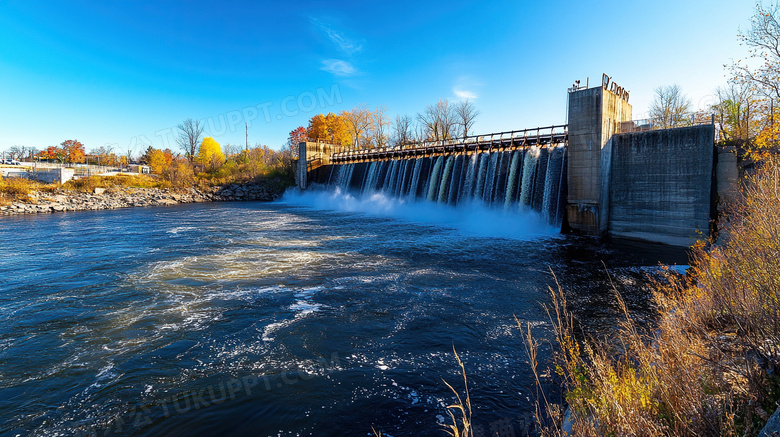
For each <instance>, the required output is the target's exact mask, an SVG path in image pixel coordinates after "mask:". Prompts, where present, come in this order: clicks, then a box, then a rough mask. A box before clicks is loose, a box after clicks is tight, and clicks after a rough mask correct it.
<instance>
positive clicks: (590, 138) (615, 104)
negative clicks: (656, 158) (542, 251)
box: [566, 87, 632, 235]
mask: <svg viewBox="0 0 780 437" xmlns="http://www.w3.org/2000/svg"><path fill="white" fill-rule="evenodd" d="M631 117H632V108H631V105H630V104H629V103H628V102H627V101H626V100H624V99H623V98H622V97H621V96H618V95H617V94H615V93H612V92H611V91H608V90H606V89H604V88H603V87H597V88H589V89H582V90H578V91H574V92H571V93H569V148H568V154H569V160H568V200H567V204H566V217H567V223H568V226H569V227H570V228H571V229H572V230H573V231H575V232H579V233H583V234H586V235H602V234H603V232H604V230H605V227H606V223H605V222H604V221H603V220H602V215H603V214H602V206H603V205H602V203H603V202H602V195H603V193H602V185H601V179H602V176H603V175H602V164H601V162H602V156H601V155H602V153H601V151H602V149H603V148H604V146H605V145H606V144H607V141H609V139H610V138H611V137H612V135H614V134H615V133H616V132H618V130H619V126H620V123H622V122H625V121H630V120H631Z"/></svg>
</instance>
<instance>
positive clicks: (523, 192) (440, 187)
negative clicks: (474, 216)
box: [312, 146, 566, 227]
mask: <svg viewBox="0 0 780 437" xmlns="http://www.w3.org/2000/svg"><path fill="white" fill-rule="evenodd" d="M312 176H313V179H314V182H316V183H318V184H320V185H326V186H328V187H336V188H338V189H339V190H341V191H342V192H347V191H354V192H359V193H362V194H363V195H365V194H373V193H382V194H384V195H386V196H389V197H392V198H398V199H407V200H414V201H416V200H426V201H428V202H433V203H438V204H442V205H451V206H458V205H460V206H462V205H469V206H472V205H480V206H486V207H491V208H493V209H497V208H502V209H503V210H504V211H505V212H510V213H514V212H529V211H535V212H537V213H539V215H540V216H541V218H542V220H543V221H544V222H546V223H549V224H551V225H554V226H556V227H560V225H561V221H562V220H563V209H564V201H565V196H564V193H565V189H566V187H565V180H566V148H565V147H563V146H543V147H536V146H532V147H528V148H525V149H518V150H507V151H482V152H478V153H472V154H470V155H466V154H461V155H443V156H434V157H418V158H408V159H398V160H385V161H371V162H359V163H351V164H339V165H333V166H326V167H323V168H322V169H321V170H319V171H316V172H314V173H313V174H312Z"/></svg>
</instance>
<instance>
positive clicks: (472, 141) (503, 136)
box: [307, 124, 569, 170]
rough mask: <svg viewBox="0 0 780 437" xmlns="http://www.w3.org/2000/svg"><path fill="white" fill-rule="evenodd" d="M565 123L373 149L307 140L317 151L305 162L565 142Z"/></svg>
mask: <svg viewBox="0 0 780 437" xmlns="http://www.w3.org/2000/svg"><path fill="white" fill-rule="evenodd" d="M568 135H569V133H568V125H565V124H562V125H554V126H546V127H537V128H533V129H522V130H513V131H507V132H496V133H492V134H484V135H472V136H467V137H465V138H456V139H450V140H441V141H425V142H422V143H415V144H410V145H408V146H403V147H400V148H391V147H384V148H374V149H365V150H343V147H341V146H336V145H332V144H324V143H308V144H307V146H308V145H309V144H312V145H315V144H316V146H315V147H318V148H319V149H320V150H317V151H315V153H316V152H319V153H316V154H315V157H314V158H313V159H309V161H308V163H307V164H308V165H307V167H308V169H309V170H312V169H314V168H317V167H319V166H320V165H327V164H349V163H353V162H365V161H376V160H383V159H402V158H412V157H419V156H434V155H447V154H456V153H466V152H479V151H485V150H514V149H518V148H524V147H529V146H538V145H548V144H565V143H566V141H567V140H568Z"/></svg>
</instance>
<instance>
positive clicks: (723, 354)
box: [529, 161, 780, 436]
mask: <svg viewBox="0 0 780 437" xmlns="http://www.w3.org/2000/svg"><path fill="white" fill-rule="evenodd" d="M779 183H780V168H779V166H778V163H777V161H769V162H766V163H765V164H764V165H763V167H762V169H761V170H760V171H759V172H758V173H757V174H756V175H754V176H752V177H750V178H748V180H746V181H745V187H744V189H743V196H742V199H741V200H740V202H739V204H737V205H731V214H730V215H729V219H728V221H727V222H723V223H722V227H721V228H722V229H724V230H725V231H724V232H723V233H722V234H721V236H720V238H721V239H720V241H719V243H718V245H714V246H712V245H704V244H701V245H697V246H696V247H694V248H693V254H692V265H691V268H690V269H689V270H688V274H687V275H686V276H685V277H678V276H675V275H673V274H669V275H668V278H667V279H666V280H664V281H656V282H654V283H653V285H652V288H653V291H654V296H655V300H656V301H657V304H658V308H659V311H660V315H659V317H660V323H659V326H658V329H657V330H655V331H653V332H649V333H648V332H644V331H643V330H642V329H640V328H639V327H638V326H637V325H636V324H635V323H634V322H632V320H631V317H630V315H629V314H628V311H625V305H622V301H621V305H622V307H623V309H624V314H623V316H624V318H623V320H622V323H621V324H620V328H619V331H618V332H617V333H610V338H609V339H606V338H595V337H593V336H587V335H580V334H579V333H580V330H579V327H578V325H577V322H576V319H575V318H574V317H573V316H572V313H571V312H569V311H568V310H567V304H566V298H565V294H564V293H563V291H561V290H560V288H559V289H558V290H551V293H552V297H553V304H552V305H551V307H550V308H549V310H550V314H551V319H552V320H553V323H554V326H555V334H556V340H557V346H558V347H557V353H556V355H555V358H554V373H555V374H556V375H557V376H558V377H559V378H560V380H561V384H562V388H563V391H564V393H565V403H566V404H568V407H569V408H570V413H571V414H570V417H569V420H568V422H569V424H570V426H571V427H572V431H573V433H574V435H592V436H597V435H598V436H601V435H612V436H624V435H631V436H745V435H747V436H750V435H757V434H758V432H759V431H760V430H761V428H762V427H763V425H764V424H765V423H766V421H767V419H768V418H769V416H771V415H772V413H773V412H774V411H775V409H777V407H778V400H780V376H778V373H777V372H778V370H780V191H779V189H778V184H779ZM616 298H617V299H618V300H620V296H618V295H617V293H616ZM529 344H530V346H531V348H532V350H533V348H534V347H535V343H534V341H533V339H532V338H531V337H530V335H529ZM540 403H541V408H540V414H539V419H541V420H540V425H541V426H542V428H543V435H550V436H554V435H565V434H564V431H563V430H562V429H561V424H562V422H563V421H564V417H563V412H564V411H565V409H564V408H561V407H560V406H555V405H551V404H550V403H549V402H546V401H545V400H544V399H542V400H541V401H540ZM545 404H547V405H545Z"/></svg>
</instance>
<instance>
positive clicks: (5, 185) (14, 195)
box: [0, 178, 55, 205]
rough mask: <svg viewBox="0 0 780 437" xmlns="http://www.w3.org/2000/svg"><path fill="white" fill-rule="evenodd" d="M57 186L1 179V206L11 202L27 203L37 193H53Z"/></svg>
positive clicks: (24, 180)
mask: <svg viewBox="0 0 780 437" xmlns="http://www.w3.org/2000/svg"><path fill="white" fill-rule="evenodd" d="M54 188H55V185H53V184H51V185H49V184H43V183H41V182H36V181H31V180H29V179H25V178H5V179H3V178H0V205H8V204H10V203H11V202H14V201H17V202H27V201H29V200H30V195H31V194H33V193H35V192H37V191H51V190H52V189H54Z"/></svg>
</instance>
